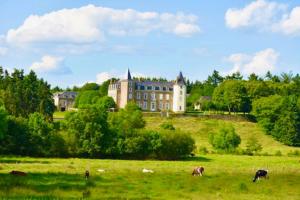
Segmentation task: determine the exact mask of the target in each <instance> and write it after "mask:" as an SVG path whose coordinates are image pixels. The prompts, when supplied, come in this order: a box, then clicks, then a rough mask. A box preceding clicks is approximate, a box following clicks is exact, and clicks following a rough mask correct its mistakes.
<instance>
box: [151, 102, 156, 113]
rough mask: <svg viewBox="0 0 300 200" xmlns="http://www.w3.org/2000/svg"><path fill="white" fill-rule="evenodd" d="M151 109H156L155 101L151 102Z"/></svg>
mask: <svg viewBox="0 0 300 200" xmlns="http://www.w3.org/2000/svg"><path fill="white" fill-rule="evenodd" d="M151 110H152V111H155V110H156V105H155V102H151Z"/></svg>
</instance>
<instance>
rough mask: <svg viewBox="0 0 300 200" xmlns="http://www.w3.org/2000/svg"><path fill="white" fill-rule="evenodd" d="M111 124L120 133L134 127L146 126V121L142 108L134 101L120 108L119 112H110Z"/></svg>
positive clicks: (128, 131)
mask: <svg viewBox="0 0 300 200" xmlns="http://www.w3.org/2000/svg"><path fill="white" fill-rule="evenodd" d="M109 124H110V126H111V128H112V129H114V130H116V131H117V132H118V133H120V134H125V133H130V132H132V131H133V130H134V129H141V128H144V127H145V124H146V122H145V121H144V119H143V113H142V111H141V109H140V108H139V107H138V106H137V105H136V104H135V103H134V102H129V103H128V104H127V105H126V107H125V109H120V110H119V112H117V113H110V116H109Z"/></svg>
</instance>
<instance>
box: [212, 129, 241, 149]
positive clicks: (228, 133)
mask: <svg viewBox="0 0 300 200" xmlns="http://www.w3.org/2000/svg"><path fill="white" fill-rule="evenodd" d="M209 142H210V144H211V145H212V146H213V147H214V148H215V149H216V150H218V151H223V152H226V153H232V152H234V151H235V149H236V148H237V147H238V146H239V144H240V143H241V138H240V136H239V135H237V134H236V133H235V129H234V127H233V126H224V127H222V128H221V129H220V130H219V132H218V133H216V134H210V137H209Z"/></svg>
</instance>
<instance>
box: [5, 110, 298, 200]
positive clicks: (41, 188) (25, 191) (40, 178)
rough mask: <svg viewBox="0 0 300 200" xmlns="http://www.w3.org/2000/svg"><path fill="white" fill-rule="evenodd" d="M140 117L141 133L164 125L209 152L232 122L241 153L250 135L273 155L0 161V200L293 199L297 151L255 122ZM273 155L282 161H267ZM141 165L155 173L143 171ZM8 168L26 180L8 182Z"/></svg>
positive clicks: (296, 183)
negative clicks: (197, 170)
mask: <svg viewBox="0 0 300 200" xmlns="http://www.w3.org/2000/svg"><path fill="white" fill-rule="evenodd" d="M63 114H64V113H63ZM63 114H61V113H58V114H57V116H60V117H63ZM145 120H146V122H147V125H146V128H147V129H159V126H160V124H161V123H163V122H164V121H167V120H169V121H171V122H172V123H173V125H174V126H175V127H176V128H177V129H181V130H183V131H186V132H188V133H190V134H191V135H192V137H193V138H195V140H196V144H197V146H198V147H199V146H201V147H206V148H207V149H208V150H209V151H212V148H211V145H210V144H209V143H208V135H209V133H211V132H214V131H217V130H218V129H219V128H220V127H222V126H223V125H224V124H233V126H234V127H235V129H236V132H237V133H238V134H239V135H240V136H241V138H242V144H241V148H244V147H245V144H246V142H247V139H248V138H249V137H251V135H254V136H255V137H257V138H258V139H259V141H260V143H261V144H262V146H263V152H264V153H268V154H269V155H273V156H245V155H243V156H242V155H217V154H206V155H201V154H197V157H195V158H190V159H187V160H184V161H151V160H147V161H130V160H101V159H46V158H18V157H0V199H6V198H9V199H80V198H81V199H82V198H83V199H84V198H88V199H228V200H234V199H249V200H253V199H262V200H268V199H287V200H289V199H300V190H299V185H300V157H292V156H287V155H288V154H289V152H291V151H295V150H298V149H299V148H295V147H288V146H285V145H282V144H280V143H279V142H276V141H275V140H273V138H272V137H270V136H267V135H265V134H264V132H263V130H262V129H261V128H260V127H259V126H258V125H257V124H256V123H252V122H248V121H243V120H220V119H207V118H203V117H202V118H199V117H191V116H187V117H176V118H172V119H166V118H160V117H158V116H153V115H152V116H151V115H150V116H145ZM276 151H280V152H281V153H282V154H283V156H274V154H275V153H276ZM200 165H201V166H204V167H205V175H204V176H203V177H193V176H192V175H191V173H192V170H193V168H194V167H196V166H200ZM143 168H147V169H152V170H154V173H153V174H144V173H142V169H143ZM260 168H265V169H268V170H269V176H270V178H269V179H268V180H260V181H258V182H256V183H253V182H252V178H253V176H254V173H255V171H256V170H257V169H260ZM86 169H89V170H90V173H91V177H90V179H89V180H88V181H86V180H85V179H84V172H85V170H86ZM97 169H104V170H105V172H104V173H100V172H98V171H97ZM11 170H21V171H25V172H27V173H28V175H27V176H26V177H13V176H12V175H10V174H9V172H10V171H11Z"/></svg>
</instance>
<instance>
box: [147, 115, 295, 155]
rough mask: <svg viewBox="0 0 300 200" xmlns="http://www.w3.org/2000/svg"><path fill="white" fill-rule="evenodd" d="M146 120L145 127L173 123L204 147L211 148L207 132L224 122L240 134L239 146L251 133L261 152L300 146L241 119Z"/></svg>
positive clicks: (189, 118) (154, 118) (269, 152)
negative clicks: (280, 140)
mask: <svg viewBox="0 0 300 200" xmlns="http://www.w3.org/2000/svg"><path fill="white" fill-rule="evenodd" d="M145 120H146V122H147V125H146V128H148V129H159V126H160V124H162V123H163V122H165V121H170V122H172V123H173V125H174V127H175V128H177V129H181V130H183V131H186V132H188V133H190V134H191V135H192V136H193V137H194V139H195V140H196V144H197V146H198V147H199V146H202V147H206V148H207V149H211V145H210V144H209V142H208V135H209V133H213V132H215V131H217V130H218V129H219V128H220V127H222V126H224V124H232V125H233V126H234V127H235V130H236V132H237V134H239V135H240V136H241V139H242V143H241V145H240V147H242V148H244V147H245V145H246V143H247V140H248V139H249V137H251V136H252V135H253V136H255V137H256V138H257V139H258V140H259V142H260V143H261V144H262V146H263V150H262V152H264V153H268V154H275V153H276V151H281V153H282V154H284V155H286V154H288V153H290V152H291V151H294V150H297V149H298V150H299V151H300V148H295V147H289V146H286V145H283V144H281V143H279V142H277V141H275V140H274V139H273V138H272V137H271V136H269V135H266V134H265V133H264V131H263V130H262V128H260V127H259V126H258V124H256V123H253V122H248V121H241V120H221V119H207V118H203V117H191V116H186V117H174V118H172V119H166V118H161V117H158V116H157V117H155V116H145Z"/></svg>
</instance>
